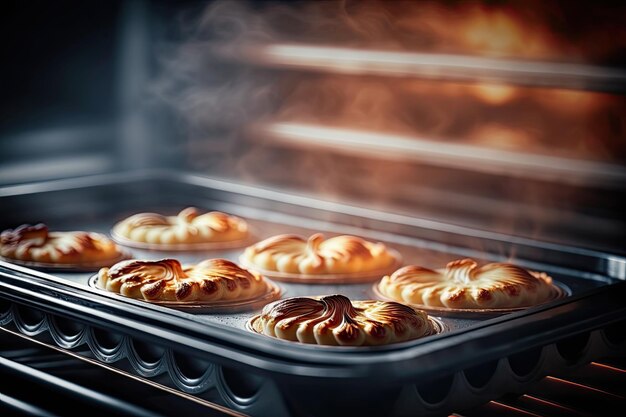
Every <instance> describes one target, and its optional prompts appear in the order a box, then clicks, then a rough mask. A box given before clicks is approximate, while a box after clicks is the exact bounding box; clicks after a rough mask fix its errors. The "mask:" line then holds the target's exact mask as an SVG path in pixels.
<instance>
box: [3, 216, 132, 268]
mask: <svg viewBox="0 0 626 417" xmlns="http://www.w3.org/2000/svg"><path fill="white" fill-rule="evenodd" d="M0 255H2V256H3V257H4V258H7V259H15V260H19V261H26V262H37V263H46V264H62V265H69V264H75V265H82V264H94V263H101V264H105V263H106V261H111V262H112V263H113V262H115V261H118V260H119V259H120V258H122V257H123V254H122V252H121V251H120V249H119V248H118V246H117V245H116V244H115V242H113V241H112V240H111V239H109V238H108V237H106V236H105V235H102V234H100V233H93V232H51V231H49V230H48V226H46V225H45V224H43V223H39V224H35V225H30V224H23V225H21V226H19V227H17V228H15V229H8V230H5V231H3V232H2V234H1V235H0Z"/></svg>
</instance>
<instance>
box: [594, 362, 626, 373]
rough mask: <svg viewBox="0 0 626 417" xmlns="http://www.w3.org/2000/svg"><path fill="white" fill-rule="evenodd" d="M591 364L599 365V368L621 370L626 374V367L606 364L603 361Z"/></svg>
mask: <svg viewBox="0 0 626 417" xmlns="http://www.w3.org/2000/svg"><path fill="white" fill-rule="evenodd" d="M591 365H593V366H597V367H599V368H604V369H609V370H611V371H615V372H620V373H625V374H626V370H624V369H620V368H616V367H614V366H610V365H605V364H603V363H598V362H591Z"/></svg>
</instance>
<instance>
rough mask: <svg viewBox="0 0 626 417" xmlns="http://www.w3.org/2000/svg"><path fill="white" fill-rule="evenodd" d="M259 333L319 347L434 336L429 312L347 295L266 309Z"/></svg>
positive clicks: (291, 301) (298, 300) (295, 301)
mask: <svg viewBox="0 0 626 417" xmlns="http://www.w3.org/2000/svg"><path fill="white" fill-rule="evenodd" d="M253 328H254V330H255V331H256V332H258V333H262V334H266V335H268V336H273V337H276V338H279V339H285V340H291V341H294V342H295V341H298V342H302V343H312V344H318V345H334V346H337V345H340V346H373V345H385V344H389V343H396V342H402V341H405V340H412V339H417V338H420V337H423V336H427V335H430V334H432V333H434V328H433V325H432V323H431V322H430V320H429V319H428V316H427V315H426V313H424V312H423V311H420V310H416V309H414V308H412V307H409V306H406V305H404V304H400V303H395V302H387V301H374V300H366V301H350V299H348V298H347V297H344V296H343V295H329V296H325V297H315V298H310V297H294V298H288V299H284V300H279V301H276V302H273V303H271V304H268V305H266V306H265V307H264V308H263V311H262V313H261V315H260V316H259V317H258V319H257V320H255V321H254V322H253Z"/></svg>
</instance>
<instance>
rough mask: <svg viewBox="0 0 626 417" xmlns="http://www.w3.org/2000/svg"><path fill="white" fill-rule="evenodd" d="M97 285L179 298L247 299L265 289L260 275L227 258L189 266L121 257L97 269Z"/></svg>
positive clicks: (136, 295) (162, 298)
mask: <svg viewBox="0 0 626 417" xmlns="http://www.w3.org/2000/svg"><path fill="white" fill-rule="evenodd" d="M98 286H99V287H100V288H103V289H106V290H107V291H111V292H115V293H119V294H121V295H124V296H126V297H131V298H139V299H144V300H148V301H179V302H190V301H193V302H216V301H236V300H248V299H251V298H254V297H256V296H259V295H262V294H264V293H266V292H267V291H268V284H267V281H266V280H265V279H264V278H263V277H262V276H260V275H259V274H257V273H254V272H251V271H247V270H245V269H243V268H240V267H239V266H238V265H236V264H235V263H233V262H231V261H228V260H226V259H207V260H205V261H202V262H200V263H199V264H197V265H192V266H189V267H183V266H182V265H181V264H180V262H178V261H177V260H176V259H161V260H157V261H143V260H128V261H122V262H119V263H117V264H115V265H114V266H112V267H111V268H102V269H100V271H99V273H98Z"/></svg>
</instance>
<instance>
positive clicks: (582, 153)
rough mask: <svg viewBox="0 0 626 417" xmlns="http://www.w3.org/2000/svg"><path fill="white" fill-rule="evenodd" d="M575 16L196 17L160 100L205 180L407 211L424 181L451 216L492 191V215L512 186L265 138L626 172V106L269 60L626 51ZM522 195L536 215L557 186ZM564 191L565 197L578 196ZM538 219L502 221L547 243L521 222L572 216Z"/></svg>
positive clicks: (549, 56) (174, 56)
mask: <svg viewBox="0 0 626 417" xmlns="http://www.w3.org/2000/svg"><path fill="white" fill-rule="evenodd" d="M521 5H522V6H524V2H522V3H521ZM573 9H574V10H575V9H576V7H573V8H569V7H568V10H560V9H558V7H557V6H555V5H553V4H552V5H551V4H548V5H544V4H543V3H542V4H541V5H536V7H534V8H528V7H513V6H504V5H500V6H499V5H498V4H497V3H496V4H495V5H491V3H490V5H489V7H487V6H485V5H484V4H483V3H479V2H459V3H458V4H457V3H441V2H428V1H424V2H422V1H420V2H416V1H406V2H404V1H393V2H389V1H302V2H298V1H293V2H245V1H226V0H222V1H215V2H210V3H208V5H207V6H206V8H204V9H202V10H198V9H195V10H189V11H187V12H185V13H183V14H182V15H181V16H180V24H181V27H180V29H181V36H182V40H181V41H176V42H174V41H173V42H171V43H170V44H164V45H162V46H161V55H160V57H161V60H160V64H161V65H160V68H161V72H160V74H159V77H158V79H157V81H156V83H155V85H154V88H153V92H154V94H155V95H156V96H158V97H159V98H160V99H162V100H163V101H164V102H165V103H167V104H168V105H169V106H170V107H171V108H172V109H173V110H174V112H175V114H176V115H177V118H178V119H177V120H178V123H179V125H180V127H181V128H182V129H184V131H185V136H186V138H185V141H184V143H185V146H186V151H185V153H186V154H187V155H189V161H188V162H189V163H191V164H192V167H193V168H196V169H200V170H203V171H205V172H210V173H217V174H219V175H224V176H232V177H236V178H238V179H243V180H246V181H252V182H258V183H261V184H272V185H276V186H289V187H291V188H296V189H307V190H314V191H315V192H317V193H318V194H322V195H324V196H326V197H328V196H337V198H341V197H343V196H345V195H351V196H354V198H366V199H368V202H369V203H371V205H375V203H380V204H381V205H384V204H385V203H386V202H389V201H393V202H394V203H398V202H399V203H403V204H406V203H407V202H409V204H410V205H413V206H415V204H416V200H415V199H416V197H415V196H417V195H418V194H419V195H424V192H425V190H424V188H425V185H424V186H421V184H426V183H427V184H428V185H429V186H431V187H432V188H434V189H438V190H439V192H438V193H436V195H435V196H433V197H432V198H431V199H430V201H428V203H429V204H430V203H432V204H433V205H435V204H442V205H443V204H444V202H445V204H448V203H447V202H448V201H450V199H449V196H450V195H451V194H454V193H456V192H459V193H466V194H472V195H478V196H479V198H478V200H480V201H479V202H477V203H476V204H477V206H476V207H475V208H474V209H475V210H476V212H477V214H476V216H477V217H479V216H480V215H481V214H484V206H488V204H489V203H488V201H489V199H490V198H491V197H493V195H494V194H498V196H497V197H498V198H501V197H502V196H503V195H505V196H506V194H507V193H509V191H508V190H507V187H506V186H503V185H502V184H498V183H497V180H496V181H494V180H493V179H492V180H491V181H494V182H492V183H490V184H488V183H486V182H482V183H481V178H480V175H475V177H477V178H473V177H472V178H459V177H455V176H454V175H458V173H457V174H454V173H450V171H448V170H447V169H446V167H443V168H439V167H431V166H428V163H426V164H424V165H418V166H415V165H410V164H406V163H402V162H399V161H394V160H385V155H382V154H381V155H380V156H381V159H382V160H377V159H376V158H372V159H368V160H367V161H363V160H358V159H356V158H352V157H350V155H349V154H346V153H343V154H341V153H338V154H335V153H333V152H328V151H327V150H324V149H319V148H316V147H315V146H311V147H308V148H307V147H305V148H302V147H298V146H292V147H288V146H287V147H285V146H281V145H279V144H277V143H275V142H273V141H272V140H271V138H270V137H268V136H267V135H264V134H262V132H267V131H271V129H264V127H267V126H270V128H271V126H272V125H277V124H280V123H291V124H293V125H297V124H304V125H313V126H315V125H319V126H324V127H336V128H338V129H353V130H357V131H363V132H379V133H381V134H383V135H384V133H388V134H389V135H394V134H399V135H402V136H403V137H414V138H415V140H416V141H420V140H427V141H429V143H432V142H434V141H438V140H439V141H442V142H445V143H461V144H474V145H477V146H479V147H480V146H483V147H485V148H500V149H501V150H505V151H513V152H514V151H519V152H527V153H528V154H530V155H532V154H533V153H538V154H548V155H556V156H565V157H572V158H580V159H592V160H593V159H595V160H598V161H608V162H612V161H615V160H617V161H620V160H622V159H623V158H624V157H625V156H626V155H625V154H624V152H625V150H624V147H623V146H621V145H615V144H616V143H618V142H619V138H621V137H623V136H624V134H626V122H625V120H626V116H625V115H626V112H624V108H625V104H624V100H623V99H619V98H615V97H612V96H610V95H608V94H601V93H591V92H575V91H568V90H558V89H552V90H543V89H534V88H525V87H515V86H511V85H504V84H494V83H487V82H482V83H461V82H456V83H453V82H445V83H434V82H432V81H428V80H423V79H419V78H415V77H410V76H394V77H387V76H385V75H384V63H380V62H375V59H372V64H371V65H377V66H378V67H377V68H382V70H381V71H380V74H378V76H372V75H363V74H361V75H359V76H355V75H352V74H351V75H346V72H342V71H341V68H335V69H332V70H329V71H326V72H320V71H316V70H315V69H314V68H311V67H307V65H305V64H302V65H300V66H297V65H292V66H288V67H284V66H283V67H280V66H272V65H271V64H272V63H271V62H269V61H267V60H264V59H265V58H264V54H263V53H264V51H266V49H264V48H267V47H270V46H273V45H290V46H292V47H294V48H298V47H299V46H321V47H336V48H339V47H340V48H353V49H354V50H358V51H360V52H361V53H362V54H363V53H365V54H367V53H368V51H372V50H378V51H399V52H410V53H413V52H419V53H437V54H442V53H445V54H466V55H480V56H488V57H497V58H502V57H505V58H506V57H509V58H510V57H515V58H518V59H535V60H537V59H542V60H544V59H545V60H553V61H568V62H572V61H574V62H583V61H592V62H594V61H597V62H602V61H603V60H609V61H610V59H612V56H614V55H615V54H616V51H619V50H620V48H623V47H624V44H626V41H624V39H626V36H621V37H620V36H616V37H615V38H614V40H613V42H605V43H603V44H602V46H601V47H600V46H598V47H596V46H597V45H595V44H594V43H593V42H592V41H591V40H594V39H595V40H597V39H600V38H602V39H605V35H603V34H602V32H601V33H600V34H598V31H597V30H596V31H591V30H588V31H587V32H584V33H577V34H576V36H575V37H572V36H571V34H569V33H566V32H567V31H566V30H563V27H567V22H568V21H569V20H570V19H572V16H570V14H571V13H572V10H573ZM579 12H580V13H584V11H582V12H581V11H579ZM616 15H619V13H616ZM555 27H557V28H559V30H555ZM586 29H589V28H586ZM615 30H616V31H617V34H618V35H619V34H620V33H621V34H622V35H626V29H624V28H623V27H622V26H621V24H618V23H615ZM620 42H621V44H620ZM381 75H382V76H381ZM598 131H599V132H602V133H603V134H604V135H605V138H607V139H606V140H604V141H602V140H597V138H596V137H595V135H594V134H593V133H594V132H598ZM357 136H358V135H357ZM381 137H383V136H381ZM313 142H314V141H313ZM320 142H322V141H320ZM326 142H328V141H326ZM283 145H284V142H283ZM477 149H480V148H477ZM285 173H289V174H288V175H286V174H285ZM416 183H417V184H420V187H421V188H420V187H418V188H420V189H419V190H416V189H415V184H416ZM490 186H493V187H494V189H491V190H490V189H488V187H490ZM511 187H512V189H514V187H513V186H511ZM528 187H533V186H532V185H529V186H528ZM443 190H446V191H450V193H448V194H446V193H445V192H444V191H443ZM418 191H419V193H418ZM518 191H519V190H518ZM420 193H421V194H420ZM442 194H445V195H444V196H443V197H442ZM512 194H514V197H515V198H516V199H518V201H519V200H521V199H522V198H527V199H528V200H532V201H531V202H530V203H531V205H534V204H535V203H536V202H539V204H540V205H545V204H548V203H549V204H552V203H551V201H550V199H551V198H553V196H552V195H550V192H549V191H547V190H546V189H545V188H542V187H538V188H532V189H529V190H523V193H521V192H513V193H512ZM563 194H564V196H563V197H564V200H575V199H576V196H574V195H565V191H563ZM426 195H427V196H428V195H432V194H428V193H426ZM417 203H422V201H419V202H417ZM480 205H482V206H480ZM512 207H513V208H515V207H518V208H519V207H522V206H520V205H517V204H515V202H514V203H513V204H512ZM481 210H482V211H483V213H480V212H481ZM518 210H521V209H518ZM524 210H525V211H524V212H523V213H521V212H520V213H507V212H506V210H503V211H501V214H502V220H500V219H494V221H493V223H494V224H496V225H497V226H498V227H499V228H505V226H506V225H508V226H511V227H513V228H526V229H527V230H531V232H532V233H533V234H534V233H539V232H538V231H534V230H533V227H535V226H534V225H537V224H540V222H539V221H535V222H534V223H533V222H531V223H532V225H529V224H527V223H524V224H522V225H519V224H511V223H510V222H509V223H507V221H509V220H507V219H510V217H511V216H514V215H516V214H519V215H520V216H524V215H525V214H526V213H531V215H532V216H535V217H534V220H537V219H541V218H546V216H548V217H549V216H553V217H555V218H558V211H557V214H556V215H555V214H554V212H553V213H552V214H546V212H545V211H542V212H539V213H535V212H533V211H532V210H527V208H526V207H524ZM451 211H454V210H451ZM509 214H511V215H509ZM433 215H434V216H435V217H441V216H442V213H438V212H435V213H434V214H433ZM500 223H501V224H500ZM572 223H575V222H572Z"/></svg>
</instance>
